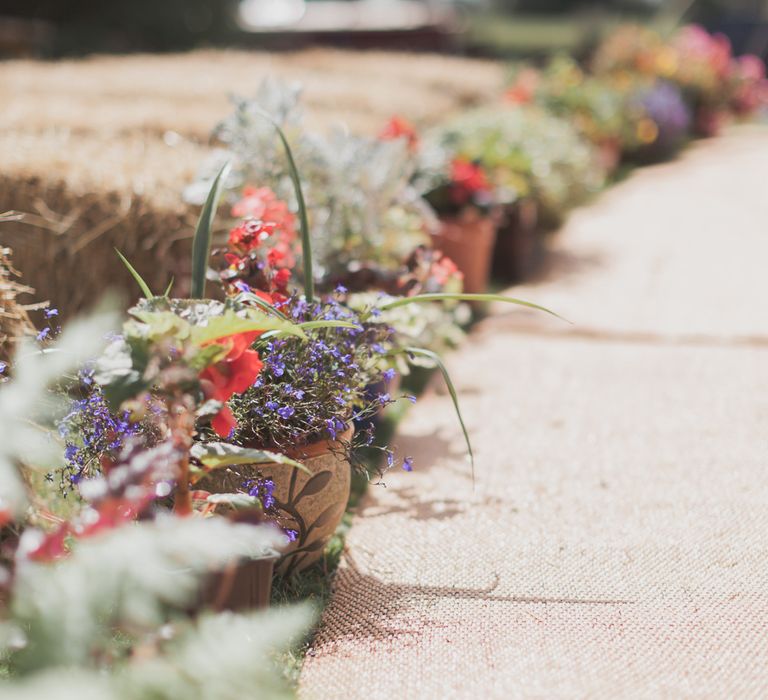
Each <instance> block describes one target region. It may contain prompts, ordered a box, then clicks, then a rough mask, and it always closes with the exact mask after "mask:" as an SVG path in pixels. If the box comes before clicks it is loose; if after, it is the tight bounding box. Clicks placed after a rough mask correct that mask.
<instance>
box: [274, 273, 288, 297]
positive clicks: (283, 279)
mask: <svg viewBox="0 0 768 700" xmlns="http://www.w3.org/2000/svg"><path fill="white" fill-rule="evenodd" d="M290 279H291V271H290V270H289V269H288V268H287V267H282V268H280V269H279V270H276V271H275V274H274V275H273V276H272V284H274V285H275V289H277V291H278V292H280V293H282V294H285V293H286V292H287V291H288V280H290Z"/></svg>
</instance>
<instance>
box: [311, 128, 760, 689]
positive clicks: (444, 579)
mask: <svg viewBox="0 0 768 700" xmlns="http://www.w3.org/2000/svg"><path fill="white" fill-rule="evenodd" d="M750 144H751V146H750ZM761 144H762V145H763V146H764V145H766V144H768V140H766V137H765V134H764V133H760V132H754V131H750V130H748V131H737V132H735V133H734V134H733V135H730V136H728V137H726V138H723V139H720V140H717V141H713V142H709V143H707V144H704V145H702V146H700V147H699V148H698V149H696V150H694V152H693V153H689V154H687V155H686V156H685V157H684V158H683V159H682V160H681V161H679V162H676V163H674V164H671V165H668V166H663V168H660V169H658V171H657V173H656V174H657V177H656V178H655V179H654V178H651V177H649V176H648V174H647V173H640V174H639V175H638V176H637V177H633V178H631V179H630V180H629V181H628V182H625V183H623V184H622V185H620V186H618V187H617V188H615V190H614V191H612V192H610V193H608V195H607V196H608V198H609V199H608V200H607V201H598V202H597V203H596V204H595V205H594V206H592V207H590V208H588V209H586V210H584V211H582V212H580V213H579V214H578V216H577V217H576V219H575V220H574V222H572V225H570V226H569V227H568V228H567V229H566V230H565V231H563V232H561V238H560V240H559V241H558V243H557V246H558V248H559V249H560V250H561V252H562V255H565V254H566V253H567V254H568V255H569V256H570V260H571V261H573V260H582V261H583V260H586V259H588V258H589V259H591V260H593V264H590V265H586V266H585V267H584V269H578V270H574V269H573V267H570V268H568V269H563V270H561V273H562V274H560V275H557V274H555V275H553V276H552V277H551V278H550V280H544V281H542V282H541V283H540V284H539V285H537V286H531V287H530V288H528V289H526V290H525V295H523V293H522V292H520V291H519V290H515V293H516V295H518V296H527V297H528V298H532V299H533V300H536V301H539V300H542V301H545V302H547V301H548V302H549V303H552V301H551V300H557V299H561V300H565V301H566V302H567V304H566V305H567V307H568V308H567V309H562V308H561V307H559V306H556V308H557V310H558V311H560V310H562V311H564V312H565V313H566V315H568V314H569V312H572V311H573V310H574V309H583V313H582V314H581V318H582V319H583V322H582V323H581V324H576V325H575V326H574V327H573V328H571V327H565V326H562V327H560V326H557V325H553V324H552V323H550V322H549V321H539V320H535V319H533V318H531V317H529V316H527V315H522V314H517V313H513V314H508V313H505V315H502V316H500V317H494V318H491V319H490V320H488V321H486V322H485V323H484V324H482V326H481V327H480V329H479V330H478V331H476V332H475V333H474V335H473V336H472V337H471V339H470V341H469V342H468V343H466V344H465V346H464V348H463V349H462V350H461V352H459V353H457V354H456V355H454V356H453V357H452V358H451V361H450V368H451V372H452V375H453V377H454V380H455V382H456V384H457V387H458V390H459V392H460V395H461V397H462V406H463V409H464V413H465V417H466V420H467V423H468V428H469V431H470V433H471V435H472V439H473V443H474V445H475V447H476V451H477V464H476V474H475V479H474V482H473V479H472V477H471V472H470V467H469V464H468V463H467V461H466V458H465V450H464V446H463V441H462V438H461V433H460V431H459V429H458V426H457V424H456V419H455V416H454V415H453V411H452V407H451V404H450V399H449V397H448V396H446V395H445V394H444V393H441V392H440V391H439V389H436V390H433V391H432V392H430V393H429V394H428V395H427V396H426V397H425V398H423V399H422V400H420V401H419V402H418V404H417V405H416V406H415V407H414V409H413V410H412V411H411V413H410V414H409V415H408V417H407V420H406V421H405V423H404V425H403V428H402V430H401V432H400V435H399V438H398V440H397V446H398V448H399V450H400V451H401V452H402V453H404V454H408V455H412V456H413V457H414V458H415V464H416V470H415V471H414V472H413V473H412V474H406V473H398V474H391V475H389V476H388V477H387V479H386V482H387V488H372V489H371V490H370V491H369V494H368V495H367V497H366V498H365V500H364V502H363V504H362V506H361V508H360V512H359V514H358V515H357V517H356V518H355V522H354V525H353V527H352V530H351V532H350V535H349V538H348V541H347V552H346V555H345V558H344V561H343V564H342V567H341V569H340V571H339V573H338V576H337V579H336V581H335V592H334V596H333V598H332V601H331V603H330V605H329V607H328V608H327V610H326V612H325V614H324V617H323V620H322V624H321V627H320V629H319V631H318V634H317V636H316V638H315V640H314V642H313V644H312V647H311V649H310V650H309V654H308V656H307V658H306V661H305V664H304V668H303V671H302V676H301V681H300V695H301V697H302V699H303V700H315V699H320V698H324V699H327V698H344V699H345V700H354V699H357V698H361V699H363V698H364V699H365V700H374V699H376V698H394V697H403V698H470V697H471V698H475V697H477V698H601V699H602V698H604V699H606V700H608V699H612V698H624V697H626V698H681V697H685V698H689V697H690V698H725V697H733V698H764V697H766V696H768V509H766V503H768V480H766V479H765V464H766V439H765V435H766V425H768V343H766V340H768V332H767V331H766V328H767V326H766V321H765V314H764V308H765V304H764V300H765V298H766V294H765V293H766V291H768V277H766V276H765V274H764V273H763V272H762V270H761V269H760V268H761V267H762V265H758V264H756V263H755V260H756V259H757V260H762V261H764V260H765V259H766V255H765V253H766V252H768V250H766V248H768V235H766V233H765V231H764V221H765V217H763V216H761V215H760V212H761V210H762V209H763V208H764V207H765V206H766V201H768V199H767V198H765V196H764V194H763V193H762V190H763V188H764V186H765V185H764V183H765V182H766V181H768V179H767V178H766V177H765V175H767V174H768V172H765V171H766V170H768V164H766V163H765V162H762V163H761V162H760V161H761V160H762V161H765V159H764V158H762V159H760V158H757V157H756V155H755V154H756V153H757V152H758V151H759V147H760V145H761ZM717 163H720V166H719V167H717V168H715V164H717ZM707 164H709V165H707ZM707 168H710V169H711V168H714V169H712V170H708V169H707ZM745 168H751V169H752V170H751V173H752V176H751V177H750V178H747V177H746V176H744V175H743V172H742V171H743V170H744V169H745ZM702 169H704V171H706V175H707V177H708V178H709V180H710V181H711V184H713V185H716V186H717V193H718V194H717V196H703V193H702V192H701V190H700V189H699V184H700V182H701V178H702V177H703V175H702ZM670 190H671V192H670ZM745 190H747V191H746V192H745ZM622 200H623V201H624V204H622ZM739 203H740V204H739ZM737 204H739V206H741V205H742V204H743V205H744V206H747V207H753V209H751V210H750V211H751V212H753V213H754V216H749V212H746V211H741V210H740V211H738V212H735V213H734V216H737V219H738V226H737V227H736V228H734V227H726V226H722V227H715V226H713V225H712V221H713V219H714V220H718V221H722V220H723V216H724V214H723V212H724V209H723V208H724V207H726V208H727V207H730V208H731V209H734V210H735V207H736V205H737ZM608 219H612V221H609V220H608ZM590 220H592V221H594V222H595V228H594V230H593V231H592V232H591V233H589V234H587V233H585V232H586V231H588V230H589V228H590V227H589V222H590ZM652 226H657V227H658V226H661V227H666V228H664V229H663V230H662V231H658V230H656V229H655V228H653V229H652ZM702 232H706V240H704V241H700V237H701V235H702ZM614 237H616V238H617V239H619V240H620V241H621V242H622V243H623V241H624V240H626V241H627V246H626V249H624V248H622V245H621V244H620V243H617V241H616V240H614ZM673 237H680V238H682V240H677V239H675V241H674V243H673V242H667V243H665V244H663V245H662V244H660V243H659V241H662V242H663V241H664V240H666V239H667V238H669V239H670V241H671V240H672V239H673ZM643 240H644V241H645V243H643ZM697 242H698V245H697ZM657 244H658V245H661V248H660V252H658V254H657V253H656V252H654V250H655V249H654V246H656V245H657ZM734 246H735V247H736V248H737V249H736V250H734ZM718 250H721V251H723V252H722V253H721V254H720V255H718V254H716V251H718ZM683 254H684V255H685V259H684V260H683V259H682V258H681V256H683ZM637 256H640V261H641V262H642V263H643V264H644V268H643V266H642V265H639V264H637V260H636V258H637ZM738 261H742V262H743V264H742V265H741V267H740V269H739V270H738V271H737V270H735V269H734V270H732V274H731V275H726V274H725V273H724V272H723V269H722V266H723V265H724V264H727V265H734V264H735V263H737V262H738ZM617 270H625V274H624V275H620V274H617V272H616V271H617ZM630 270H631V273H630ZM691 270H694V271H693V272H690V271H691ZM554 271H555V272H556V271H557V270H554ZM565 272H569V273H570V274H565ZM689 272H690V276H689V277H685V275H687V274H688V273H689ZM673 273H674V274H676V275H679V276H680V280H679V283H676V284H674V285H673V284H672V279H673V277H672V275H673ZM643 275H645V277H644V276H643ZM685 279H687V280H688V284H683V280H685ZM712 280H717V281H718V285H719V286H718V289H717V290H713V289H711V288H710V285H711V282H712ZM757 291H760V294H759V295H757V294H755V293H756V292H757ZM667 292H669V294H667ZM746 292H750V293H749V294H747V293H746ZM580 295H581V296H580ZM702 299H704V300H712V303H711V304H710V305H709V308H708V309H707V308H702V303H703V302H702ZM727 302H731V303H727ZM601 304H602V307H601ZM620 308H623V309H624V314H620V313H619V311H618V310H619V309H620ZM571 317H572V318H573V314H572V313H571ZM520 329H522V330H523V331H524V332H521V330H520ZM585 329H586V331H585ZM673 331H675V332H676V333H677V334H672V332H673Z"/></svg>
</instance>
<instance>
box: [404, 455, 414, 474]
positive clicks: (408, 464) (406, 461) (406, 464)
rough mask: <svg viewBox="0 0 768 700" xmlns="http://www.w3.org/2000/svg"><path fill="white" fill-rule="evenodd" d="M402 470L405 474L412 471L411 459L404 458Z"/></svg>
mask: <svg viewBox="0 0 768 700" xmlns="http://www.w3.org/2000/svg"><path fill="white" fill-rule="evenodd" d="M403 469H405V471H407V472H412V471H413V457H406V458H405V459H404V460H403Z"/></svg>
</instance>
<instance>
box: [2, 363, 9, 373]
mask: <svg viewBox="0 0 768 700" xmlns="http://www.w3.org/2000/svg"><path fill="white" fill-rule="evenodd" d="M7 369H8V363H7V362H0V374H5V370H7Z"/></svg>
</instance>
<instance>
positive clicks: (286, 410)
mask: <svg viewBox="0 0 768 700" xmlns="http://www.w3.org/2000/svg"><path fill="white" fill-rule="evenodd" d="M294 413H296V409H295V408H294V407H293V406H283V407H282V408H278V409H277V415H278V416H280V418H284V419H285V420H288V419H289V418H290V417H291V416H292V415H293V414H294Z"/></svg>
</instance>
